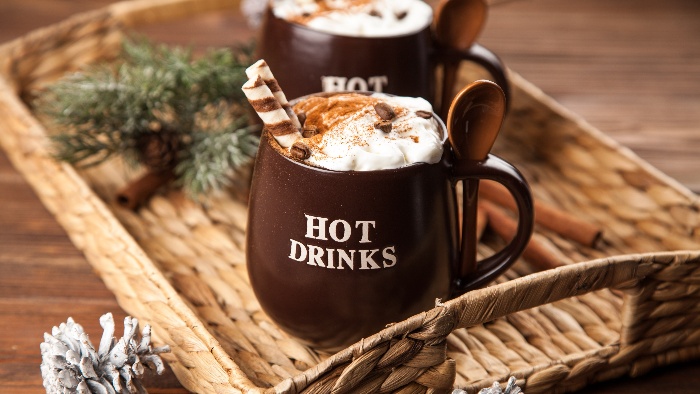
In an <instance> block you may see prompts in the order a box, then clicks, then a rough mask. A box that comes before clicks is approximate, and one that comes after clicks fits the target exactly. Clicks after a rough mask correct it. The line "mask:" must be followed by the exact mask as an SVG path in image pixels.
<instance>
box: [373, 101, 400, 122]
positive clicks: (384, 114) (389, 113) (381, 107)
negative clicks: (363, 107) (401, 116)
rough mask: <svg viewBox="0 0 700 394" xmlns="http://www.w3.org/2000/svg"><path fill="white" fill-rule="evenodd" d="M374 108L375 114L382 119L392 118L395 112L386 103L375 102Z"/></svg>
mask: <svg viewBox="0 0 700 394" xmlns="http://www.w3.org/2000/svg"><path fill="white" fill-rule="evenodd" d="M374 110H375V111H377V115H379V117H380V118H382V119H384V120H392V119H394V118H395V117H396V112H394V109H393V108H391V106H390V105H389V104H387V103H377V104H375V105H374Z"/></svg>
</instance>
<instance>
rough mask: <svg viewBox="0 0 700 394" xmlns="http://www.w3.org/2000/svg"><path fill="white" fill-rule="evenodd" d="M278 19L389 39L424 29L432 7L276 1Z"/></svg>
mask: <svg viewBox="0 0 700 394" xmlns="http://www.w3.org/2000/svg"><path fill="white" fill-rule="evenodd" d="M271 4H272V10H273V12H274V14H275V16H276V17H278V18H282V19H286V20H288V21H290V22H294V23H298V24H301V25H305V26H307V27H309V28H312V29H315V30H319V31H323V32H326V33H332V34H337V35H345V36H353V37H389V36H398V35H403V34H410V33H414V32H416V31H419V30H421V29H423V28H424V27H425V26H427V25H428V24H429V23H430V21H431V20H432V17H433V16H432V15H433V14H432V8H431V7H430V6H429V5H428V4H426V3H424V2H423V1H421V0H273V1H272V3H271Z"/></svg>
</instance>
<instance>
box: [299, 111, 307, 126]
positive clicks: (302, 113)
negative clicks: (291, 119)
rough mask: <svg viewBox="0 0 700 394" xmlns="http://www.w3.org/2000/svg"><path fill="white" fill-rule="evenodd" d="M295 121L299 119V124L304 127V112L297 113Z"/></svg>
mask: <svg viewBox="0 0 700 394" xmlns="http://www.w3.org/2000/svg"><path fill="white" fill-rule="evenodd" d="M297 119H299V123H300V124H301V125H302V126H304V123H306V112H299V113H298V114H297Z"/></svg>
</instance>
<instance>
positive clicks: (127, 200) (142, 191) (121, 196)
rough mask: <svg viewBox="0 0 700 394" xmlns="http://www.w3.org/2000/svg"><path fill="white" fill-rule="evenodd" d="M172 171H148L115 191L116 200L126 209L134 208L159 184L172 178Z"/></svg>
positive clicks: (146, 198)
mask: <svg viewBox="0 0 700 394" xmlns="http://www.w3.org/2000/svg"><path fill="white" fill-rule="evenodd" d="M172 177H173V173H172V171H170V170H166V171H149V172H147V173H145V174H144V175H142V176H141V177H139V178H137V179H136V180H134V181H132V182H130V183H129V184H127V185H126V186H125V187H124V188H122V189H121V190H119V191H118V192H117V196H116V201H117V203H118V204H119V205H121V206H122V207H124V208H128V209H136V208H137V207H138V206H140V205H141V204H143V203H144V202H145V201H146V200H148V199H149V198H150V197H151V196H152V195H153V194H154V193H155V192H156V191H157V190H158V189H160V187H161V186H163V185H165V184H166V183H168V182H170V181H171V180H172Z"/></svg>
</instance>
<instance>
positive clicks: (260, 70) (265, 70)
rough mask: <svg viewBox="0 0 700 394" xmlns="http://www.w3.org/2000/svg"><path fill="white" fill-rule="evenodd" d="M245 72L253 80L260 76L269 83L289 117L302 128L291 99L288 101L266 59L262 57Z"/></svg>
mask: <svg viewBox="0 0 700 394" xmlns="http://www.w3.org/2000/svg"><path fill="white" fill-rule="evenodd" d="M245 74H246V75H247V76H248V79H253V80H255V79H257V77H258V76H260V77H261V78H262V80H263V81H264V82H265V85H267V87H268V88H270V91H271V92H272V94H273V95H274V96H275V99H277V102H279V103H280V105H281V106H282V108H283V109H284V111H285V112H286V113H287V115H288V116H289V119H290V120H291V121H292V124H293V125H294V126H296V127H297V128H301V123H299V118H297V115H296V114H295V113H294V110H292V106H291V105H289V101H287V96H285V95H284V92H283V91H282V89H281V88H280V85H279V83H277V80H276V79H275V76H274V75H272V70H270V67H269V66H268V65H267V63H266V62H265V60H264V59H260V60H258V61H257V62H255V63H254V64H253V65H252V66H250V67H248V68H247V69H246V70H245Z"/></svg>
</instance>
